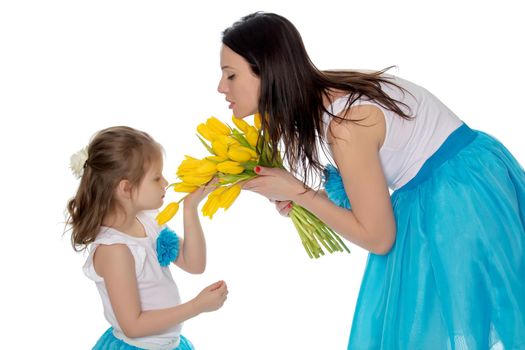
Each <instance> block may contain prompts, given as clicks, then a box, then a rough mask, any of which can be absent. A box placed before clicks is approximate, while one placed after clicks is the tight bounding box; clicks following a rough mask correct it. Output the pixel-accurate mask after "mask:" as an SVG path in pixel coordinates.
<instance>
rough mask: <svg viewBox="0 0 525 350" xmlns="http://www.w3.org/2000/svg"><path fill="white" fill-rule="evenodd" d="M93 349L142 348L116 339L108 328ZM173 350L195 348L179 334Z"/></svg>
mask: <svg viewBox="0 0 525 350" xmlns="http://www.w3.org/2000/svg"><path fill="white" fill-rule="evenodd" d="M93 350H142V349H141V348H137V347H136V346H133V345H129V344H127V343H126V342H124V341H123V340H121V339H118V338H117V337H115V336H114V335H113V328H112V327H111V328H109V329H108V330H107V331H106V333H104V334H103V335H102V337H100V339H99V340H98V341H97V344H95V346H94V347H93ZM173 350H195V348H194V347H193V344H191V342H190V341H189V340H188V339H186V338H185V337H183V336H182V335H181V336H180V343H179V346H177V347H176V348H175V349H173Z"/></svg>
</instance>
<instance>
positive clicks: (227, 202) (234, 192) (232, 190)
mask: <svg viewBox="0 0 525 350" xmlns="http://www.w3.org/2000/svg"><path fill="white" fill-rule="evenodd" d="M240 193H241V185H239V184H237V185H233V186H230V187H228V189H227V190H226V191H224V192H223V193H222V194H221V195H220V197H219V205H220V206H221V208H224V210H227V209H228V208H229V207H230V206H231V205H232V204H233V202H234V201H235V200H236V199H237V197H239V194H240Z"/></svg>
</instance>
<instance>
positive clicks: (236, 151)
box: [228, 147, 252, 163]
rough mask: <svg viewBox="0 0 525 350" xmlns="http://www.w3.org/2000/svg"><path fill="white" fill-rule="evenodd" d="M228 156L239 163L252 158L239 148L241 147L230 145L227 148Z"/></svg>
mask: <svg viewBox="0 0 525 350" xmlns="http://www.w3.org/2000/svg"><path fill="white" fill-rule="evenodd" d="M244 148H246V147H244ZM228 157H229V158H230V159H231V160H234V161H236V162H239V163H243V162H247V161H249V160H250V159H251V158H252V156H251V154H250V153H249V152H246V151H245V150H243V149H241V147H231V148H230V149H229V150H228Z"/></svg>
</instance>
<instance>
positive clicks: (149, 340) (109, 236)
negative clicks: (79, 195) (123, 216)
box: [83, 212, 182, 350]
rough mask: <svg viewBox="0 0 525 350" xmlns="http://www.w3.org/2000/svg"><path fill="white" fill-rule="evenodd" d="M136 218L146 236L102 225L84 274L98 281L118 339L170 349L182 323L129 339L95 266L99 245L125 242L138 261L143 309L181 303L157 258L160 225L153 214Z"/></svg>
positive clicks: (166, 306)
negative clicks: (149, 334) (133, 234)
mask: <svg viewBox="0 0 525 350" xmlns="http://www.w3.org/2000/svg"><path fill="white" fill-rule="evenodd" d="M137 219H138V220H139V221H140V222H141V223H142V225H143V226H144V229H145V232H146V235H147V237H144V238H137V237H132V236H129V235H127V234H125V233H123V232H120V231H118V230H115V229H113V228H110V227H101V229H100V232H99V234H98V236H97V238H96V240H95V242H93V243H92V244H91V246H90V250H89V256H88V258H87V261H86V263H85V264H84V267H83V270H84V274H85V275H86V276H87V277H88V278H89V279H91V280H93V281H95V284H96V286H97V288H98V292H99V294H100V297H101V299H102V304H103V306H104V316H105V317H106V320H108V322H109V323H110V324H111V326H112V327H113V329H114V331H113V334H114V335H115V336H116V337H117V338H120V339H122V340H124V341H126V342H127V343H129V344H131V345H134V346H137V347H140V348H144V349H157V350H161V349H162V350H164V349H170V350H171V349H174V348H176V347H177V346H178V344H179V335H180V331H181V327H182V324H178V325H176V326H174V327H171V328H169V329H167V330H165V331H164V332H162V333H160V334H156V335H154V336H148V337H141V338H133V339H129V338H127V337H126V336H125V335H124V333H123V332H122V329H121V327H120V325H119V324H118V321H117V318H116V317H115V313H114V312H113V308H112V307H111V302H110V300H109V296H108V291H107V289H106V285H105V284H104V279H103V278H102V277H100V276H98V275H97V273H96V272H95V268H94V266H93V255H94V253H95V251H96V249H97V247H98V246H99V245H101V244H105V245H111V244H125V245H126V246H127V247H128V248H129V250H130V252H131V254H132V255H133V258H134V260H135V274H136V277H137V286H138V290H139V295H140V305H141V308H142V311H148V310H157V309H164V308H169V307H173V306H177V305H179V304H180V296H179V290H178V288H177V285H176V284H175V281H174V280H173V278H172V276H171V272H170V269H169V267H168V266H166V267H162V266H160V264H159V262H158V260H157V250H156V240H157V237H158V235H159V232H160V230H161V227H159V226H158V225H157V222H156V221H155V219H154V218H153V217H152V216H150V215H149V214H147V213H145V212H144V213H141V214H139V215H138V216H137Z"/></svg>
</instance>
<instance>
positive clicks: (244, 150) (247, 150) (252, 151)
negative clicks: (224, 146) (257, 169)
mask: <svg viewBox="0 0 525 350" xmlns="http://www.w3.org/2000/svg"><path fill="white" fill-rule="evenodd" d="M234 148H236V149H240V150H241V151H243V152H248V153H250V156H252V158H257V157H258V156H259V155H258V154H257V152H255V151H254V150H253V149H251V148H248V147H244V146H235V147H234Z"/></svg>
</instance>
